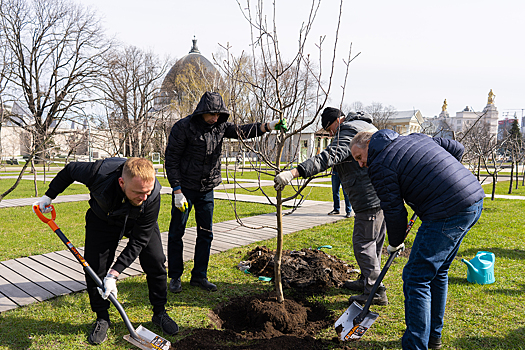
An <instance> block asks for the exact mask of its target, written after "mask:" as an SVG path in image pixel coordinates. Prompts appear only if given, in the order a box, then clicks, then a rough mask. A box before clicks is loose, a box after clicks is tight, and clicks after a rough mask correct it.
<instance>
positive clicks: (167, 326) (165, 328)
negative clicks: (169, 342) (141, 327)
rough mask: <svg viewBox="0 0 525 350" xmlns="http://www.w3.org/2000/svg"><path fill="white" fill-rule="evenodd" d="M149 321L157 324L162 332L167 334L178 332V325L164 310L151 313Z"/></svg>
mask: <svg viewBox="0 0 525 350" xmlns="http://www.w3.org/2000/svg"><path fill="white" fill-rule="evenodd" d="M151 322H153V324H155V325H157V326H159V327H160V329H162V332H164V333H165V334H167V335H175V334H177V333H179V326H178V325H177V323H175V321H173V320H172V319H171V317H169V315H168V314H167V313H166V311H163V312H161V313H158V314H156V315H153V317H152V318H151Z"/></svg>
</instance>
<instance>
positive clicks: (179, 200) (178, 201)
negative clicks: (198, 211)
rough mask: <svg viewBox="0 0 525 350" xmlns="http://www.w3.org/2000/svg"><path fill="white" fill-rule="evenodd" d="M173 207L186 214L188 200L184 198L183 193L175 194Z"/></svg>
mask: <svg viewBox="0 0 525 350" xmlns="http://www.w3.org/2000/svg"><path fill="white" fill-rule="evenodd" d="M173 205H174V206H175V207H177V209H179V210H180V211H181V212H183V213H184V212H185V211H186V210H187V209H188V201H187V200H186V197H184V194H182V193H174V194H173Z"/></svg>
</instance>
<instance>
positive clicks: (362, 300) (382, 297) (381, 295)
mask: <svg viewBox="0 0 525 350" xmlns="http://www.w3.org/2000/svg"><path fill="white" fill-rule="evenodd" d="M369 296H370V294H361V295H352V296H351V297H350V298H349V299H348V301H349V302H350V304H352V303H353V302H354V301H357V302H358V303H359V304H361V305H365V304H366V302H367V300H368V297H369ZM371 305H380V306H385V305H388V298H387V297H386V287H383V286H382V287H379V288H377V292H376V294H375V295H374V298H373V299H372V304H371Z"/></svg>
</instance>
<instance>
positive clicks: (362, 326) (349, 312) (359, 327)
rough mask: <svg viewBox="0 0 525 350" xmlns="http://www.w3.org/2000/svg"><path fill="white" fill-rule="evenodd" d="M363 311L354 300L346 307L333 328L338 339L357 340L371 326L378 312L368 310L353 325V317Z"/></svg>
mask: <svg viewBox="0 0 525 350" xmlns="http://www.w3.org/2000/svg"><path fill="white" fill-rule="evenodd" d="M361 311H363V307H362V306H361V305H359V304H358V303H356V302H355V301H354V302H353V303H352V305H350V306H349V307H348V309H346V311H345V312H344V313H343V314H342V315H341V317H339V319H338V320H337V321H336V322H335V325H334V327H335V330H336V332H337V334H338V335H339V337H340V339H341V340H343V341H346V340H359V339H361V337H362V336H363V334H365V332H366V331H367V330H368V329H369V328H370V327H371V326H372V324H373V323H374V322H375V320H376V319H377V318H378V317H379V314H376V313H375V312H371V311H369V312H368V313H367V314H366V316H365V317H364V319H363V321H362V322H359V323H357V324H355V325H354V319H355V318H356V317H357V316H359V314H360V313H361Z"/></svg>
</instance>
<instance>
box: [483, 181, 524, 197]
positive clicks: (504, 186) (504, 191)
mask: <svg viewBox="0 0 525 350" xmlns="http://www.w3.org/2000/svg"><path fill="white" fill-rule="evenodd" d="M509 184H510V181H498V183H497V184H496V194H500V195H508V194H509ZM482 187H483V189H484V190H485V193H487V194H491V193H492V184H491V183H490V184H487V185H482ZM511 194H513V195H516V196H525V186H522V185H521V179H520V182H519V184H518V189H516V181H513V182H512V193H511Z"/></svg>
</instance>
